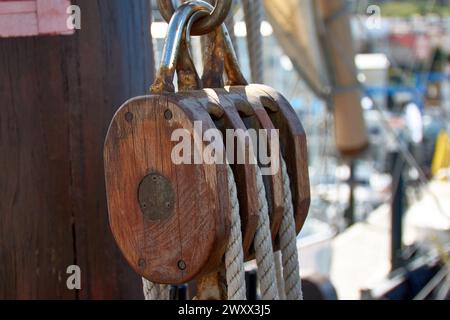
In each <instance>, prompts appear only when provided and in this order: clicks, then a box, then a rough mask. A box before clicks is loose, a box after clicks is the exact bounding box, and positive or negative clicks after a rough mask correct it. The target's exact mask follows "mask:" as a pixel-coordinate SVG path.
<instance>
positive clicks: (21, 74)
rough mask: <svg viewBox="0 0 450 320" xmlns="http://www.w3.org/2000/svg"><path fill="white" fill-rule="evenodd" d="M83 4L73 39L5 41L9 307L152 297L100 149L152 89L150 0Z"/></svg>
mask: <svg viewBox="0 0 450 320" xmlns="http://www.w3.org/2000/svg"><path fill="white" fill-rule="evenodd" d="M73 2H74V4H77V5H79V6H80V7H81V9H82V12H83V17H82V30H80V31H78V32H76V34H75V35H74V36H67V37H66V36H64V37H59V36H54V37H31V38H9V39H0V106H1V109H2V111H1V113H0V299H75V298H80V299H130V298H131V299H139V298H143V295H142V283H141V280H140V278H139V276H138V275H137V274H135V273H134V272H133V270H132V269H131V268H130V267H129V266H128V264H127V263H126V261H125V259H124V258H123V257H122V255H121V254H120V252H119V250H118V249H117V246H116V244H115V243H114V239H113V237H112V234H111V231H110V228H109V224H108V215H107V208H106V196H105V187H104V170H103V155H102V151H103V142H104V138H105V136H106V132H107V128H108V125H109V123H110V120H111V119H112V116H113V114H114V112H115V111H116V110H117V108H118V106H120V104H122V103H123V102H124V101H125V100H126V99H128V98H129V97H132V96H136V95H140V94H144V93H145V92H146V91H147V88H148V86H149V85H150V84H151V81H152V70H153V60H152V50H151V41H150V39H151V38H150V28H149V26H150V16H149V14H150V7H149V1H147V0H133V1H122V0H97V1H93V0H79V1H73ZM73 264H76V265H79V266H80V268H81V272H82V273H81V285H82V290H81V291H69V290H68V289H67V287H66V279H67V277H68V275H67V274H66V268H67V267H68V266H69V265H73Z"/></svg>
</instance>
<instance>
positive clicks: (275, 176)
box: [214, 87, 284, 240]
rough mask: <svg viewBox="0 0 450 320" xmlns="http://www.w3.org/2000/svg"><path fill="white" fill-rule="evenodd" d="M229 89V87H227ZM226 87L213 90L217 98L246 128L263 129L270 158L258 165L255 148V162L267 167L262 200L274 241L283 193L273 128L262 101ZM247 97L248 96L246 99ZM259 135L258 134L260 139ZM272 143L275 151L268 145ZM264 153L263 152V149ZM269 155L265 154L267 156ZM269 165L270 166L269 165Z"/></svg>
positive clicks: (276, 136) (281, 216) (280, 216)
mask: <svg viewBox="0 0 450 320" xmlns="http://www.w3.org/2000/svg"><path fill="white" fill-rule="evenodd" d="M230 88H231V89H230ZM230 88H229V89H228V90H226V89H219V88H217V89H214V91H215V93H216V94H217V95H218V99H219V101H221V102H222V101H226V102H227V103H229V104H231V105H233V106H234V108H235V109H236V110H237V111H238V113H239V115H240V117H241V119H242V122H243V123H244V125H245V127H246V128H247V130H248V129H253V130H255V131H254V132H256V133H257V134H258V133H260V132H266V133H267V134H265V135H263V136H266V139H267V142H266V143H265V144H266V145H267V154H268V155H269V156H270V159H274V161H273V162H275V163H273V162H272V161H271V162H270V163H264V164H262V163H261V162H265V161H262V160H261V159H259V157H258V155H259V152H258V150H255V152H256V153H257V154H258V155H257V158H258V162H259V164H260V167H261V168H262V169H265V170H267V173H266V174H264V175H263V182H264V187H265V191H266V200H267V204H268V209H269V217H270V226H271V232H272V240H275V239H276V237H277V234H278V230H279V228H280V225H281V221H282V219H283V214H284V200H283V199H284V192H283V182H282V172H281V162H280V161H281V160H280V157H279V155H280V149H279V147H278V146H279V142H278V141H272V140H274V139H278V138H279V137H278V134H277V133H276V134H275V135H272V134H271V133H272V131H273V130H275V129H276V128H275V126H274V125H273V123H272V121H271V119H270V118H269V116H268V114H267V112H266V110H265V109H264V108H263V106H262V104H258V103H257V102H256V101H252V97H243V96H242V95H240V94H239V92H234V90H233V89H234V87H230ZM248 98H250V99H248ZM260 138H261V137H258V139H260ZM273 146H276V148H275V150H272V147H273ZM263 153H265V152H263ZM268 158H269V157H268ZM269 166H272V167H271V168H269Z"/></svg>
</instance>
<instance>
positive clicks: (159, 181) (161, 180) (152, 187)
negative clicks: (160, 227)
mask: <svg viewBox="0 0 450 320" xmlns="http://www.w3.org/2000/svg"><path fill="white" fill-rule="evenodd" d="M138 197H139V205H140V207H141V210H142V213H143V214H144V217H145V218H146V219H148V220H150V221H160V220H165V219H168V218H169V217H170V216H171V215H172V213H173V209H174V202H175V193H174V192H173V189H172V184H171V183H170V181H169V180H168V179H167V178H165V177H164V176H162V175H160V174H158V173H156V172H153V173H150V174H149V175H147V176H146V177H145V178H144V179H142V181H141V183H140V184H139V191H138Z"/></svg>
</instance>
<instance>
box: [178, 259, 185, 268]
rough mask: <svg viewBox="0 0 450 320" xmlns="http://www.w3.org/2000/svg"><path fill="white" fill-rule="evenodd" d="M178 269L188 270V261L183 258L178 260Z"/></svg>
mask: <svg viewBox="0 0 450 320" xmlns="http://www.w3.org/2000/svg"><path fill="white" fill-rule="evenodd" d="M178 269H180V270H186V262H184V261H183V260H180V261H178Z"/></svg>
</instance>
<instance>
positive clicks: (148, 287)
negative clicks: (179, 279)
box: [142, 278, 170, 300]
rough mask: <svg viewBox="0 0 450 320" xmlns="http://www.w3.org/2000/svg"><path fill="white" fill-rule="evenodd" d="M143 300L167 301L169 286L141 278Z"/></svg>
mask: <svg viewBox="0 0 450 320" xmlns="http://www.w3.org/2000/svg"><path fill="white" fill-rule="evenodd" d="M142 284H143V290H144V297H145V300H169V299H170V286H169V285H165V284H156V283H153V282H151V281H148V280H147V279H145V278H142Z"/></svg>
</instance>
